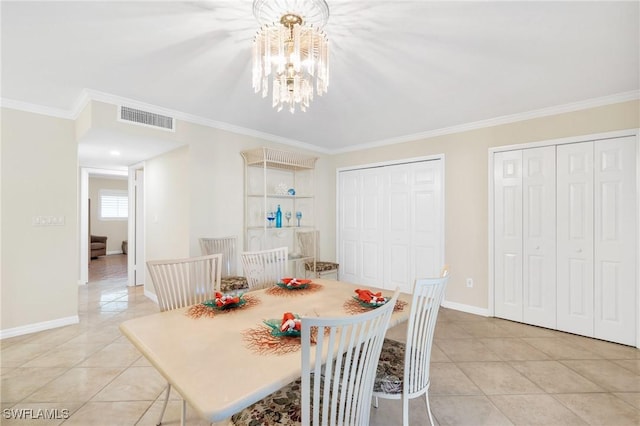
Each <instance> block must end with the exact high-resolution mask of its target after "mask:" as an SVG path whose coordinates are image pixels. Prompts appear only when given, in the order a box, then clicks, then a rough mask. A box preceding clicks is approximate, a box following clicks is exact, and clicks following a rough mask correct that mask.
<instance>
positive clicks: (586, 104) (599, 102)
mask: <svg viewBox="0 0 640 426" xmlns="http://www.w3.org/2000/svg"><path fill="white" fill-rule="evenodd" d="M637 99H640V90H633V91H630V92H622V93H617V94H614V95H609V96H603V97H600V98H593V99H587V100H584V101H579V102H573V103H570V104H564V105H558V106H553V107H548V108H542V109H537V110H533V111H527V112H522V113H517V114H511V115H503V116H501V117H495V118H490V119H487V120H481V121H474V122H471V123H466V124H461V125H456V126H451V127H443V128H441V129H435V130H429V131H426V132H421V133H414V134H410V135H404V136H398V137H394V138H389V139H383V140H379V141H374V142H368V143H363V144H358V145H353V146H349V147H344V148H340V149H336V150H333V151H331V154H341V153H346V152H353V151H361V150H364V149H370V148H377V147H381V146H386V145H395V144H398V143H403V142H412V141H416V140H422V139H429V138H433V137H436V136H443V135H449V134H453V133H462V132H468V131H470V130H477V129H483V128H486V127H493V126H499V125H502V124H510V123H515V122H518V121H525V120H531V119H535V118H540V117H547V116H550V115H558V114H563V113H567V112H573V111H580V110H584V109H589V108H596V107H600V106H605V105H611V104H616V103H621V102H627V101H634V100H637Z"/></svg>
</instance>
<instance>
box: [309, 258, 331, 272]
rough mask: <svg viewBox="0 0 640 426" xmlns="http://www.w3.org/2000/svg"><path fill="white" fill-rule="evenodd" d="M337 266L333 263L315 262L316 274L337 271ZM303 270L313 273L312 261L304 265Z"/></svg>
mask: <svg viewBox="0 0 640 426" xmlns="http://www.w3.org/2000/svg"><path fill="white" fill-rule="evenodd" d="M338 266H339V264H338V263H335V262H321V261H316V272H324V271H333V270H335V269H338ZM304 269H306V270H307V271H313V260H311V261H309V262H305V263H304Z"/></svg>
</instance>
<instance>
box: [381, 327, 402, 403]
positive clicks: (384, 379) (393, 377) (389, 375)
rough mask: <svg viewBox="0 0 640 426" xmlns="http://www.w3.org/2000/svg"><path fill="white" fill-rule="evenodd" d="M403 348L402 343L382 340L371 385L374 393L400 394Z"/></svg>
mask: <svg viewBox="0 0 640 426" xmlns="http://www.w3.org/2000/svg"><path fill="white" fill-rule="evenodd" d="M405 347H406V346H405V344H404V343H401V342H397V341H395V340H391V339H384V343H383V344H382V352H380V361H378V370H377V372H376V379H375V381H374V383H373V391H374V392H384V393H388V394H400V393H402V385H403V382H404V352H405Z"/></svg>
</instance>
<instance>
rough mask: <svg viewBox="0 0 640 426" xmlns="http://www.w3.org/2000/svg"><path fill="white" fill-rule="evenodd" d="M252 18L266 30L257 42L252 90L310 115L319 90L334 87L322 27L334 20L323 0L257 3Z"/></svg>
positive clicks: (280, 105)
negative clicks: (314, 94)
mask: <svg viewBox="0 0 640 426" xmlns="http://www.w3.org/2000/svg"><path fill="white" fill-rule="evenodd" d="M253 14H254V16H255V17H256V19H257V20H258V22H259V23H260V25H261V26H262V28H260V30H259V31H258V33H257V34H256V36H255V38H254V40H253V89H254V90H255V92H256V93H258V92H260V91H262V97H263V98H265V97H267V94H268V93H269V80H270V79H271V86H272V92H273V102H272V104H273V107H274V108H277V110H278V111H281V110H282V108H283V107H284V106H285V104H286V105H287V107H288V108H289V111H291V112H292V113H293V112H295V109H296V104H300V109H301V110H302V111H306V110H307V107H308V106H309V102H310V101H311V100H313V92H314V87H313V86H314V80H315V86H316V87H315V91H316V92H317V94H318V95H319V96H321V95H322V94H323V93H325V92H326V91H327V86H328V85H329V45H328V44H329V42H328V40H327V36H326V34H325V33H324V32H323V31H322V27H324V25H325V24H326V23H327V20H328V19H329V6H328V5H327V3H326V2H325V1H324V0H254V2H253Z"/></svg>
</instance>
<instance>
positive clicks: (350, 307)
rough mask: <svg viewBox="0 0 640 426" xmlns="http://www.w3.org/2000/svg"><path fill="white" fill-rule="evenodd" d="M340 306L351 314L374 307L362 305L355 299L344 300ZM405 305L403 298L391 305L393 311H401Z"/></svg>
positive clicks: (360, 312)
mask: <svg viewBox="0 0 640 426" xmlns="http://www.w3.org/2000/svg"><path fill="white" fill-rule="evenodd" d="M342 306H343V307H344V310H345V311H347V313H349V314H351V315H356V314H362V313H365V312H368V311H370V310H371V309H374V308H368V307H366V306H362V305H361V304H360V302H358V301H357V300H356V299H349V300H347V301H346V302H344V305H342ZM405 306H407V302H405V301H404V300H396V306H394V307H393V312H401V311H403V310H404V307H405Z"/></svg>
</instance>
